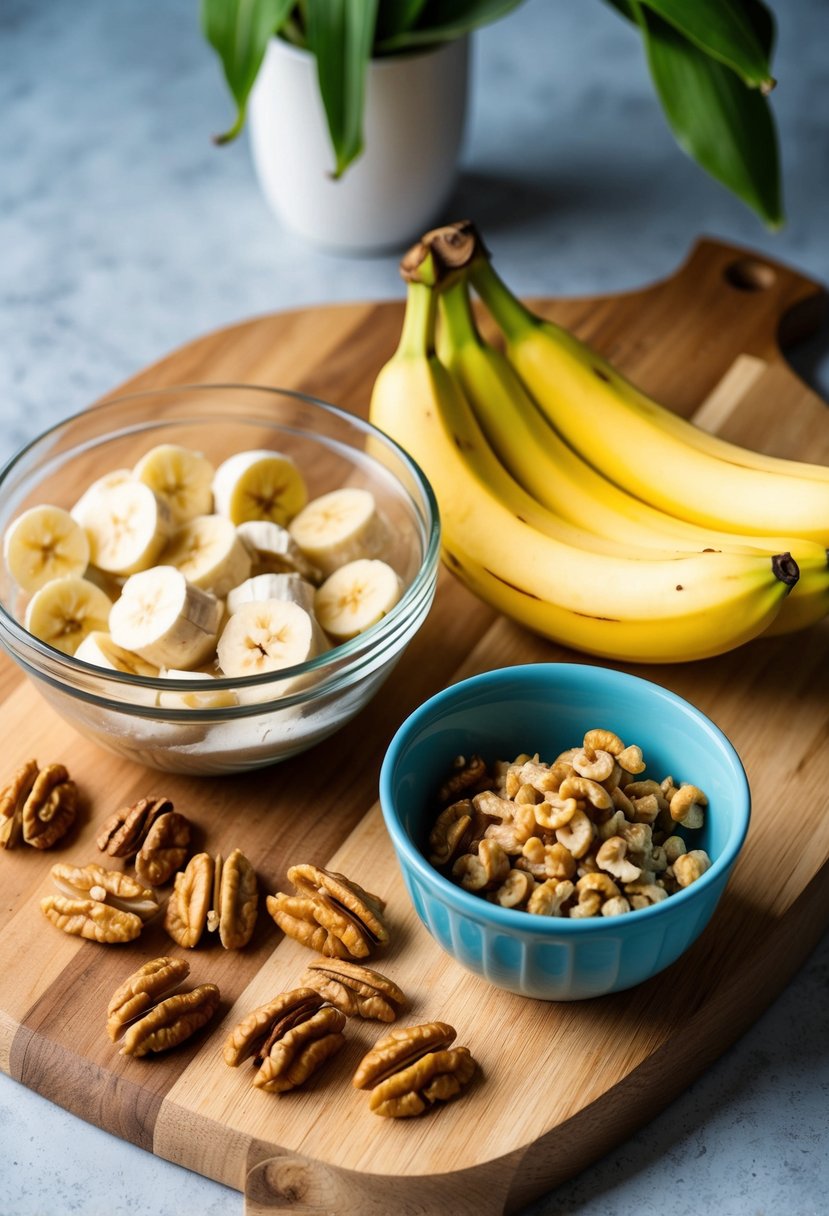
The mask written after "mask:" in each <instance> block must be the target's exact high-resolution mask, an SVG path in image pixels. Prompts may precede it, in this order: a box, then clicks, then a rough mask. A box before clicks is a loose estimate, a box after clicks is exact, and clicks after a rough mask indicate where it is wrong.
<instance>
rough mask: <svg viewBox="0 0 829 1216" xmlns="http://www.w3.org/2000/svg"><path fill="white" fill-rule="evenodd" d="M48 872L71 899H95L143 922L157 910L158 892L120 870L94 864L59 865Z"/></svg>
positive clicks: (61, 863) (56, 884)
mask: <svg viewBox="0 0 829 1216" xmlns="http://www.w3.org/2000/svg"><path fill="white" fill-rule="evenodd" d="M49 873H50V876H51V879H52V881H53V883H54V884H55V886H56V887H57V888H58V890H59V891H61V892H62V893H63V894H64V895H66V896H68V897H69V898H70V899H96V900H98V901H100V903H106V904H111V905H112V907H113V908H118V909H120V911H122V912H133V913H135V915H136V916H138V917H140V918H141V920H142V921H145V920H149V919H150V918H151V917H152V916H155V914H156V912H157V911H158V900H157V899H156V897H155V893H154V892H153V891H151V890H149V889H148V888H147V887H142V885H141V883H140V882H139V881H138V880H137V879H136V878H133V877H132V875H131V874H124V873H123V872H122V871H120V870H105V869H104V867H103V866H99V865H97V864H96V863H95V862H94V861H93V862H90V863H89V865H86V866H70V865H67V864H65V863H63V862H58V863H57V864H56V865H54V866H52V869H51V870H50V872H49Z"/></svg>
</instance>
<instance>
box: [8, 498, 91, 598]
mask: <svg viewBox="0 0 829 1216" xmlns="http://www.w3.org/2000/svg"><path fill="white" fill-rule="evenodd" d="M3 557H4V559H5V562H6V567H7V568H8V571H9V574H10V575H11V576H12V578H13V579H14V581H15V582H16V583H17V585H18V586H19V587H22V588H23V590H24V591H37V590H39V588H41V587H43V586H45V585H46V583H49V582H51V581H52V579H54V578H65V577H67V576H80V575H82V574H83V573H84V571H85V570H86V567H87V565H88V564H89V541H88V540H87V538H86V533H85V532H84V530H83V528H82V527H81V526H80V524H79V523H77V521H76V520H74V519H73V518H72V516H71V515H70V514H69V512H68V511H64V510H63V508H62V507H51V506H41V507H30V508H29V510H28V511H24V512H23V514H22V515H18V517H17V519H16V520H14V522H13V523H12V524H10V525H9V527H8V528H7V529H6V533H5V536H4V537H3Z"/></svg>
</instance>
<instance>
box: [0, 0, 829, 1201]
mask: <svg viewBox="0 0 829 1216" xmlns="http://www.w3.org/2000/svg"><path fill="white" fill-rule="evenodd" d="M776 8H777V9H778V10H779V13H780V29H779V49H778V54H777V58H776V72H777V75H778V77H779V79H780V82H781V83H780V86H779V89H778V91H777V95H776V96H775V110H776V114H777V118H778V123H779V127H780V130H781V135H782V144H783V163H784V168H785V179H786V196H787V210H788V217H789V218H788V225H787V227H786V228H785V229H784V230H783V231H782V232H781V233H779V234H776V235H771V234H769V233H767V232H766V231H765V230H764V229H763V228H762V226H761V225H760V223H759V222H758V221H756V220H755V219H754V218H753V217H752V216H751V215H750V214H749V213H748V212H747V211H746V210H745V209H744V208H742V207H741V205H740V204H738V203H737V202H736V201H735V200H733V199H732V198H731V197H730V196H729V195H727V194H726V193H725V191H723V190H722V189H721V188H720V187H718V186H717V185H716V184H714V183H713V182H711V181H710V180H709V179H707V178H706V177H705V176H704V175H703V174H702V173H701V172H700V171H699V170H698V169H697V168H696V167H695V166H694V165H692V164H691V162H689V161H688V160H687V159H686V158H685V157H683V156H682V154H681V153H680V152H679V151H678V150H677V149H676V147H675V145H674V144H673V142H672V140H671V138H670V136H669V135H668V133H667V130H666V128H665V125H664V121H663V119H662V117H661V114H660V112H659V109H658V107H657V105H656V102H655V100H654V99H653V96H652V92H651V88H650V85H649V82H648V78H647V71H646V68H645V65H644V63H643V58H642V54H641V51H640V47H639V43H638V40H637V38H636V37H635V35H634V34H633V33H632V32H631V31H630V30H629V29H628V28H627V27H626V26H625V24H624V23H623V22H621V21H620V20H619V19H618V17H617V16H616V15H615V14H614V13H613V12H611V11H610V10H609V9H608V8H606V7H605V6H604V5H603V4H601V3H599V0H581V3H575V2H574V0H571V2H570V3H556V4H554V3H552V0H529V2H528V3H527V4H526V5H525V6H524V7H523V8H521V9H520V10H518V12H516V13H515V14H513V15H512V16H510V17H509V18H508V19H507V20H505V21H502V22H499V23H498V24H497V25H496V26H493V27H490V28H489V29H487V30H486V31H484V32H483V33H482V34H480V35H479V36H478V37H477V38H476V41H475V47H474V69H475V71H474V86H473V89H474V92H473V105H472V113H471V122H470V127H469V132H468V138H467V142H466V148H465V154H464V159H463V174H462V178H461V182H460V185H459V187H458V190H457V193H456V196H455V198H454V199H453V201H452V204H451V206H450V207H449V208H448V210H447V215H446V218H456V217H457V216H460V215H465V214H468V215H470V216H473V217H474V218H476V219H477V220H478V222H479V223H480V225H481V227H482V229H483V230H484V232H485V233H486V235H487V238H488V240H489V243H490V246H491V247H492V249H493V251H494V253H495V255H496V258H497V263H498V265H499V267H500V268H501V270H502V271H503V273H504V275H505V277H506V278H507V280H508V281H509V282H510V283H511V285H512V286H513V287H515V288H516V289H517V290H518V291H519V292H521V293H522V294H526V295H532V294H539V295H541V294H557V295H561V294H579V293H597V292H605V291H615V290H623V289H626V288H631V287H635V286H638V285H641V284H643V283H645V282H648V281H650V280H653V279H655V278H658V277H660V276H662V275H665V274H668V273H669V272H670V271H671V270H672V269H674V268H675V267H676V266H677V265H678V263H679V262H680V261H681V260H682V259H683V257H684V255H685V253H686V251H687V249H688V248H689V246H690V245H691V243H692V242H693V240H694V239H695V238H696V237H697V236H699V235H701V234H709V235H712V236H718V237H722V238H725V239H729V240H733V241H735V242H737V243H739V244H743V245H747V246H753V247H755V248H757V249H759V250H764V251H766V252H768V253H769V254H770V255H772V256H774V257H776V258H778V259H780V260H783V261H788V262H790V263H792V264H793V265H795V266H797V267H799V268H800V269H802V270H803V271H805V272H806V273H808V274H810V275H811V276H813V277H814V278H816V279H818V280H821V281H823V282H829V225H827V223H826V220H827V198H829V155H828V153H829V107H827V104H826V97H827V95H829V62H828V61H827V58H826V54H825V50H826V39H827V34H829V29H827V23H826V10H825V5H824V4H823V3H822V0H785V3H784V2H783V0H778V3H777V5H776ZM0 97H2V101H3V114H4V121H3V124H2V127H0V250H1V251H2V253H1V254H0V267H1V269H0V459H5V458H6V457H7V456H9V455H10V454H11V453H12V452H13V451H14V449H15V448H16V447H17V446H19V445H20V444H21V443H22V442H24V441H25V440H27V439H29V438H31V437H33V436H34V435H35V434H36V433H38V432H39V431H41V430H42V429H43V428H44V427H46V426H48V425H50V424H51V423H53V422H55V421H57V420H58V419H60V418H61V417H64V416H65V415H67V414H69V413H72V412H75V411H77V410H79V409H81V408H83V407H84V406H85V405H87V404H88V403H90V402H91V401H92V400H94V399H95V398H96V397H98V396H100V395H101V394H103V393H105V392H108V391H109V390H111V389H112V388H114V387H115V386H116V385H117V384H119V383H120V382H121V381H123V380H124V379H125V378H127V377H128V376H130V375H131V374H133V373H134V372H136V371H138V370H139V369H140V368H141V367H142V366H143V365H144V364H146V363H148V362H150V361H153V360H155V359H157V358H159V357H161V356H162V355H163V354H165V353H166V352H168V351H169V350H171V349H173V348H174V347H176V346H178V345H179V344H181V343H182V342H185V341H187V340H188V339H190V338H193V337H195V336H197V335H198V334H200V333H203V332H204V331H207V330H210V329H213V328H215V327H217V326H220V325H223V324H226V323H229V322H232V321H235V320H239V319H241V318H244V317H246V316H251V315H254V314H256V313H261V312H266V311H272V310H277V309H281V308H289V307H294V306H298V305H303V304H312V303H324V302H332V301H336V300H351V299H363V298H401V297H402V288H401V284H400V282H399V279H398V276H397V255H386V256H382V257H375V258H362V259H354V258H345V257H337V256H333V255H330V254H325V253H321V252H318V251H315V250H313V249H310V248H308V247H307V246H306V245H303V244H301V243H300V242H299V241H298V240H297V239H296V238H294V237H292V236H291V235H290V234H289V233H287V232H286V231H284V230H283V229H282V228H281V227H280V225H279V224H278V222H277V221H276V220H275V219H274V218H273V217H272V216H271V215H270V213H269V212H268V210H267V208H266V206H265V204H264V202H263V201H262V198H261V196H260V194H259V192H258V188H257V185H256V182H255V180H254V176H253V170H252V168H251V163H250V156H249V150H248V146H247V141H246V139H244V138H243V139H242V140H240V141H239V142H238V143H237V144H235V145H233V146H232V147H229V148H225V149H223V150H217V149H215V148H214V147H213V146H212V145H211V143H210V135H211V134H212V133H213V132H215V131H218V130H221V129H223V128H224V127H225V126H226V125H227V124H228V118H229V114H230V108H229V103H228V101H227V99H226V97H225V94H224V90H223V87H222V84H221V81H220V77H219V74H218V69H217V65H216V63H215V61H214V59H213V57H212V54H211V53H209V51H208V50H207V48H206V47H205V45H204V44H203V42H202V40H201V37H200V34H199V29H198V20H197V16H196V5H195V4H193V3H191V2H190V0H121V2H120V3H118V4H113V3H111V2H108V0H82V3H79V4H75V5H68V4H66V3H65V2H63V3H61V2H60V0H3V6H2V9H0ZM793 361H794V362H795V364H796V366H797V367H798V369H799V370H800V371H801V373H802V374H804V375H805V376H806V378H807V379H809V380H810V381H811V382H812V383H814V384H815V385H816V386H817V387H818V388H821V389H822V391H823V392H824V394H827V392H829V337H828V336H827V335H826V334H825V333H824V334H822V335H819V336H818V337H817V338H816V339H814V340H813V341H811V342H810V343H809V344H808V345H807V346H806V347H805V348H804V349H803V350H801V351H799V352H798V353H797V354H796V355H795V356H794V357H793ZM795 644H796V643H795ZM828 991H829V938H824V940H823V943H822V945H821V946H820V947H819V948H818V949H817V951H816V952H815V953H814V954H813V956H812V957H811V958H810V960H809V961H808V962H807V963H806V965H805V966H804V967H803V968H802V969H801V971H800V972H799V974H798V975H797V976H796V977H795V979H794V980H793V981H792V982H791V983H790V984H789V985H788V987H787V988H786V989H785V991H784V992H783V994H782V995H781V996H780V998H779V999H778V1000H777V1001H776V1003H775V1004H774V1005H773V1006H772V1007H771V1009H770V1010H769V1011H768V1012H767V1013H766V1014H765V1015H764V1016H763V1017H762V1018H761V1019H760V1020H759V1021H758V1022H757V1024H756V1025H755V1026H754V1027H753V1028H752V1029H751V1030H750V1031H749V1032H748V1033H747V1034H746V1035H745V1036H744V1037H743V1038H742V1039H741V1040H740V1041H739V1042H738V1043H737V1044H736V1045H735V1046H734V1047H733V1048H731V1049H730V1050H729V1051H727V1052H726V1053H725V1055H723V1057H722V1058H721V1059H720V1060H719V1061H718V1062H717V1063H716V1064H715V1065H714V1066H713V1067H711V1068H710V1069H709V1070H708V1071H707V1072H706V1073H705V1074H704V1075H703V1076H702V1077H701V1078H700V1080H699V1081H697V1083H696V1084H694V1085H693V1086H691V1087H690V1089H689V1090H688V1091H687V1092H686V1093H685V1094H684V1095H683V1096H682V1097H681V1098H680V1099H678V1100H677V1101H676V1102H674V1103H673V1105H672V1106H670V1107H669V1108H668V1109H667V1110H666V1111H665V1112H664V1113H662V1114H661V1115H659V1116H658V1117H657V1118H656V1119H655V1120H654V1121H653V1122H652V1123H651V1124H650V1125H648V1126H646V1127H645V1128H643V1129H642V1130H641V1131H640V1132H639V1133H638V1135H636V1136H635V1137H634V1138H633V1139H632V1140H630V1141H628V1142H627V1143H625V1144H623V1145H621V1146H620V1147H619V1148H618V1149H616V1150H615V1151H614V1152H612V1153H611V1154H609V1155H608V1156H607V1157H606V1158H604V1159H603V1160H601V1161H600V1162H598V1163H597V1164H596V1165H595V1166H593V1167H591V1168H590V1169H589V1170H587V1171H586V1172H585V1173H584V1174H582V1175H581V1176H579V1177H577V1178H575V1179H573V1180H572V1181H571V1182H569V1183H567V1184H566V1185H564V1186H562V1187H560V1188H559V1189H558V1190H556V1191H555V1192H553V1193H551V1194H550V1195H548V1196H547V1197H545V1198H544V1199H543V1200H540V1201H539V1202H538V1203H537V1204H535V1205H534V1206H533V1207H532V1208H530V1209H528V1216H554V1214H561V1216H563V1214H564V1213H574V1212H579V1213H583V1214H585V1216H627V1214H629V1213H632V1212H636V1213H637V1214H638V1216H663V1213H664V1212H665V1211H666V1210H669V1211H670V1212H671V1213H672V1214H673V1216H692V1214H696V1213H699V1212H702V1211H706V1210H708V1211H711V1212H717V1213H719V1214H720V1216H760V1214H762V1216H771V1214H772V1213H778V1212H783V1211H786V1212H789V1213H792V1214H793V1216H817V1214H818V1213H823V1212H825V1211H826V1202H827V1201H826V1195H827V1193H829V1152H827V1147H828V1146H827V1111H829V1048H827V1043H829V1035H827V1033H826V1032H827V1013H826V1010H827V992H828ZM0 1129H2V1139H3V1145H4V1154H3V1156H4V1166H3V1181H2V1184H0V1212H2V1214H3V1216H40V1214H46V1213H49V1214H50V1216H51V1214H56V1213H70V1212H72V1213H80V1214H81V1216H98V1214H99V1213H101V1214H103V1213H106V1214H107V1216H121V1213H124V1214H126V1213H128V1212H129V1213H130V1216H182V1214H185V1216H187V1214H189V1213H195V1212H199V1213H201V1214H202V1216H240V1214H241V1212H242V1210H243V1201H242V1198H241V1196H240V1195H239V1194H238V1193H236V1192H235V1191H231V1190H228V1189H226V1188H224V1187H222V1186H219V1185H217V1184H216V1183H213V1182H210V1181H207V1180H205V1179H202V1178H200V1177H198V1176H196V1175H193V1174H191V1173H189V1172H188V1171H186V1170H183V1169H180V1168H179V1167H177V1166H174V1165H171V1164H169V1163H167V1162H164V1161H161V1160H159V1159H157V1158H155V1157H153V1156H151V1155H150V1154H148V1153H145V1152H142V1151H141V1150H139V1149H136V1148H133V1147H132V1146H130V1145H128V1144H125V1143H123V1142H121V1141H119V1140H117V1139H116V1138H114V1137H112V1136H109V1135H108V1134H106V1133H104V1132H101V1131H99V1130H98V1129H96V1128H94V1127H91V1126H89V1125H86V1124H84V1123H83V1122H81V1121H80V1120H78V1119H76V1118H74V1117H73V1116H70V1115H68V1114H66V1113H65V1112H64V1111H62V1110H60V1109H59V1108H57V1107H55V1106H52V1105H51V1104H50V1103H48V1102H46V1101H45V1100H43V1099H42V1098H40V1097H38V1096H36V1095H33V1094H30V1093H29V1092H28V1091H26V1090H25V1089H24V1088H23V1087H22V1086H20V1085H18V1084H16V1083H15V1082H14V1081H12V1080H10V1079H9V1078H8V1077H6V1076H0Z"/></svg>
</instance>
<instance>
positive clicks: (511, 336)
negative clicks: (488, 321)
mask: <svg viewBox="0 0 829 1216" xmlns="http://www.w3.org/2000/svg"><path fill="white" fill-rule="evenodd" d="M469 278H470V281H471V283H472V286H473V287H474V288H475V290H476V291H477V293H478V295H479V296H480V297H481V299H482V300H483V302H484V304H486V306H487V308H488V309H489V311H490V312H491V313H492V315H493V317H494V318H495V320H496V321H497V323H498V325H499V327H500V328H501V329H502V330H503V331H504V334H505V335H506V338H507V341H509V342H514V341H516V340H518V339H520V338H521V337H523V335H524V334H526V333H527V332H528V331H529V330H531V329H534V328H535V327H536V326H537V325H538V317H536V316H535V314H534V313H532V312H531V311H530V310H529V308H527V307H526V306H525V305H524V304H522V303H521V301H520V300H519V299H518V298H517V297H516V296H514V295H513V294H512V292H511V291H510V289H509V288H508V287H507V285H506V283H505V282H504V280H503V279H502V278H501V277H500V276H499V275H498V274H496V272H495V271H494V270H493V268H492V263H491V262H489V261H488V260H487V259H486V258H478V259H476V261H474V262H473V263H472V265H471V266H470V267H469Z"/></svg>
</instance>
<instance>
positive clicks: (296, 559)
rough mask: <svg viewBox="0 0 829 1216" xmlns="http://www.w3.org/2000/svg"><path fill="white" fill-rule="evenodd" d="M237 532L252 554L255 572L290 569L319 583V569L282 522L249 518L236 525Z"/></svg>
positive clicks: (320, 574)
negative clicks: (276, 522)
mask: <svg viewBox="0 0 829 1216" xmlns="http://www.w3.org/2000/svg"><path fill="white" fill-rule="evenodd" d="M236 532H237V534H238V536H239V538H240V539H241V541H242V543H243V544H244V545H245V546H246V548H247V550H248V552H249V553H250V555H251V559H252V561H253V573H254V574H284V573H288V572H290V571H292V570H293V571H296V573H297V574H301V575H302V577H303V578H306V579H308V581H309V582H311V583H321V582H322V572H321V571H320V570H318V569H317V567H316V566H315V565H314V564H313V563H312V562H310V561H309V560H308V558H307V557H306V556H305V554H304V553H303V552H302V550H301V549H300V547H299V545H298V544H297V543H296V541H295V540H294V538H293V536H291V533H290V532H289V531H288V529H287V528H283V527H282V525H281V524H275V523H273V522H272V521H271V520H266V519H250V520H246V521H245V522H244V523H242V524H239V525H238V527H237V529H236Z"/></svg>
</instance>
